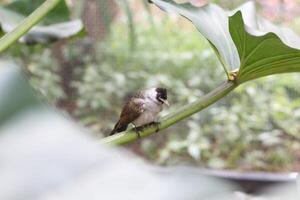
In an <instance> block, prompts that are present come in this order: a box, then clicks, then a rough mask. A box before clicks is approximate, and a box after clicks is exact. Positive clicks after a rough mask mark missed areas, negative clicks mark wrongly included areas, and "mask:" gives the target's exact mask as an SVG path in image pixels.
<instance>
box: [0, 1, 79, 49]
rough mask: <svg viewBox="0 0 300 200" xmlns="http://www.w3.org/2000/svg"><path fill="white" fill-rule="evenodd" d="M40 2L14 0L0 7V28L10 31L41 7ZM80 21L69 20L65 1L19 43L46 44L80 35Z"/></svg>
mask: <svg viewBox="0 0 300 200" xmlns="http://www.w3.org/2000/svg"><path fill="white" fill-rule="evenodd" d="M43 2H44V1H42V0H16V1H13V2H12V3H11V4H8V5H4V6H2V7H0V26H1V29H2V31H3V32H5V33H7V32H10V31H12V30H13V29H14V28H15V27H16V26H17V25H18V24H19V23H20V22H21V21H22V20H23V19H24V18H25V17H26V16H28V15H29V14H30V13H31V12H32V11H33V10H35V9H36V8H37V7H38V6H40V5H41V3H43ZM82 30H83V25H82V22H81V20H71V21H70V19H69V10H68V8H67V6H66V4H65V1H60V3H59V4H58V5H57V7H55V8H54V9H53V10H52V11H51V12H50V13H49V14H48V15H47V16H46V17H45V18H43V20H42V21H41V22H40V24H39V25H38V26H35V27H33V28H32V29H31V30H30V31H29V32H28V33H27V34H26V35H24V36H23V37H21V38H20V40H19V41H20V42H23V43H27V44H35V43H48V42H52V41H55V40H58V39H62V38H68V37H71V36H74V35H77V34H79V33H81V31H82Z"/></svg>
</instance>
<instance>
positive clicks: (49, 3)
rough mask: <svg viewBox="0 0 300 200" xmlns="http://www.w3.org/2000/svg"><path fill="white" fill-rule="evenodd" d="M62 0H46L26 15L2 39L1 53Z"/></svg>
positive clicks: (0, 40) (0, 44) (0, 41)
mask: <svg viewBox="0 0 300 200" xmlns="http://www.w3.org/2000/svg"><path fill="white" fill-rule="evenodd" d="M59 2H60V0H46V1H45V2H44V3H43V4H42V5H40V6H39V7H38V8H37V9H36V10H35V11H33V12H32V13H31V14H30V15H29V16H28V17H26V18H25V19H24V20H23V21H21V22H20V24H19V25H18V26H17V27H16V28H15V29H14V30H12V31H11V32H9V33H6V34H5V35H4V36H3V37H2V38H1V39H0V53H1V52H3V51H4V50H6V49H7V48H8V47H9V46H10V45H12V44H13V43H14V42H15V41H17V40H18V39H19V38H20V37H21V36H22V35H24V34H25V33H27V31H29V30H30V28H32V27H33V26H34V25H35V24H37V23H38V22H39V21H40V20H41V19H42V18H43V17H44V16H45V15H47V13H48V12H50V11H51V10H52V9H53V8H54V7H55V6H56V5H57V4H58V3H59Z"/></svg>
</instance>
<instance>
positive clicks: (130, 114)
mask: <svg viewBox="0 0 300 200" xmlns="http://www.w3.org/2000/svg"><path fill="white" fill-rule="evenodd" d="M164 104H165V105H167V106H169V103H168V100H167V90H166V89H165V88H151V89H148V90H143V91H139V92H137V93H135V94H133V95H132V96H131V97H130V98H129V99H128V101H127V102H126V103H125V105H124V107H123V110H122V112H121V115H120V119H119V121H118V122H117V124H116V125H115V127H114V129H113V130H112V131H111V133H110V135H113V134H115V133H118V132H122V131H125V130H126V129H127V126H128V125H129V124H130V123H132V124H133V125H134V127H135V128H136V130H138V129H137V127H142V126H144V125H148V124H157V123H158V113H159V112H160V111H161V110H162V109H163V105H164ZM138 136H139V133H138Z"/></svg>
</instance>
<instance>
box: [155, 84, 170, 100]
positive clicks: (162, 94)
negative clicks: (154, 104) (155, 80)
mask: <svg viewBox="0 0 300 200" xmlns="http://www.w3.org/2000/svg"><path fill="white" fill-rule="evenodd" d="M156 92H157V95H156V99H157V100H158V101H159V102H161V103H163V102H162V101H161V100H160V99H163V100H167V98H168V95H167V89H166V88H156Z"/></svg>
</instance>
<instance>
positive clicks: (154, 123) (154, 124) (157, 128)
mask: <svg viewBox="0 0 300 200" xmlns="http://www.w3.org/2000/svg"><path fill="white" fill-rule="evenodd" d="M159 125H160V122H151V123H149V124H148V126H155V127H156V130H155V132H156V133H157V132H158V131H159Z"/></svg>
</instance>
